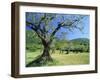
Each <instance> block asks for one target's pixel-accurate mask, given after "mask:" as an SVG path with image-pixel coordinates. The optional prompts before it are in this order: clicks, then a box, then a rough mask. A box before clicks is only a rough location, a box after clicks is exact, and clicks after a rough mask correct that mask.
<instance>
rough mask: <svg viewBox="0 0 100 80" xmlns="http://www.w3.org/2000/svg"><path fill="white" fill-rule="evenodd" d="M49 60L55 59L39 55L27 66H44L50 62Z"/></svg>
mask: <svg viewBox="0 0 100 80" xmlns="http://www.w3.org/2000/svg"><path fill="white" fill-rule="evenodd" d="M48 62H50V63H52V62H53V59H50V60H49V59H47V57H42V56H41V55H39V56H37V57H36V58H35V60H33V61H31V62H29V63H28V64H26V67H36V66H44V65H46V64H48Z"/></svg>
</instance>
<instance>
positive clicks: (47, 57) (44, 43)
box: [40, 40, 52, 61]
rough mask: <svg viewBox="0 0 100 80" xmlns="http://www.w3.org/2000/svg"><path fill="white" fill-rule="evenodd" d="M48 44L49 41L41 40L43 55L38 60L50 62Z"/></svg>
mask: <svg viewBox="0 0 100 80" xmlns="http://www.w3.org/2000/svg"><path fill="white" fill-rule="evenodd" d="M50 43H51V41H47V40H42V44H43V46H44V50H43V53H42V55H41V57H40V58H42V59H44V60H46V61H52V58H51V55H50Z"/></svg>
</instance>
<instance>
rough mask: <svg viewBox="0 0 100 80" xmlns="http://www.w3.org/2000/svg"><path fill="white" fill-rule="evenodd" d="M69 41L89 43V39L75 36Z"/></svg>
mask: <svg viewBox="0 0 100 80" xmlns="http://www.w3.org/2000/svg"><path fill="white" fill-rule="evenodd" d="M70 42H72V43H76V44H89V39H88V38H76V39H72V40H70Z"/></svg>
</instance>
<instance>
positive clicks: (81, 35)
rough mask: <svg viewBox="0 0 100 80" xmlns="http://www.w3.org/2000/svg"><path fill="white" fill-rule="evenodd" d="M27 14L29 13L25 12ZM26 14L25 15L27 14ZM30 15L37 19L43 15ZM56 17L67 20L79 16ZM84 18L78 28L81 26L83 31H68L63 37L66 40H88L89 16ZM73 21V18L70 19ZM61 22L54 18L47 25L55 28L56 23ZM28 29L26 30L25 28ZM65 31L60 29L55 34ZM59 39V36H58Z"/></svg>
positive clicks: (59, 19)
mask: <svg viewBox="0 0 100 80" xmlns="http://www.w3.org/2000/svg"><path fill="white" fill-rule="evenodd" d="M27 13H29V12H27ZM27 13H26V14H27ZM32 14H34V15H35V16H37V17H36V18H39V16H40V15H43V14H44V13H33V12H32V13H31V16H32ZM57 15H58V16H62V15H63V16H64V18H65V19H67V18H70V17H71V16H78V15H79V14H77V15H74V14H57ZM31 16H30V18H26V20H29V21H30V20H31V18H32V17H31ZM84 16H85V17H84V18H83V19H82V20H81V21H82V24H81V25H80V26H83V29H82V31H80V30H78V29H74V30H73V31H72V32H70V31H67V32H68V33H67V34H66V35H65V36H64V37H65V38H66V39H68V40H71V39H75V38H88V39H89V34H90V31H89V30H90V29H89V28H90V16H89V15H84ZM71 19H73V18H71ZM36 21H37V19H36ZM60 21H62V20H61V18H59V17H58V18H56V19H54V20H53V21H52V22H51V23H50V24H49V25H50V26H52V27H57V23H58V22H60ZM77 26H79V25H77ZM27 29H28V28H27ZM64 31H66V29H60V31H59V32H57V35H59V34H60V33H61V32H64ZM60 37H61V36H60Z"/></svg>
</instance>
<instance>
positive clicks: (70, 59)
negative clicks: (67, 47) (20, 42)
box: [26, 51, 89, 66]
mask: <svg viewBox="0 0 100 80" xmlns="http://www.w3.org/2000/svg"><path fill="white" fill-rule="evenodd" d="M40 53H41V52H40V51H36V52H29V51H26V64H28V63H29V62H31V61H33V60H35V59H36V57H37V56H39V55H41V54H40ZM51 56H52V58H53V62H48V63H47V64H45V65H43V66H56V65H78V64H89V53H78V54H75V53H69V54H65V53H62V54H60V53H59V51H55V53H53V54H51Z"/></svg>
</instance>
